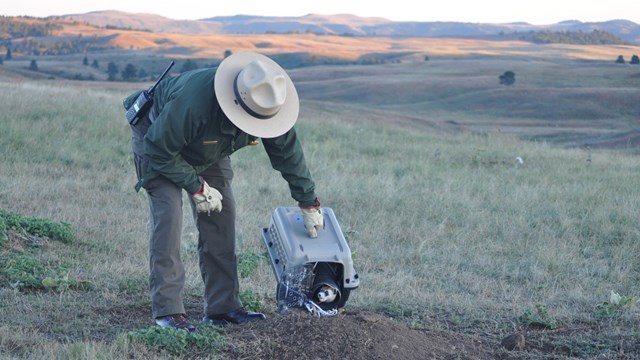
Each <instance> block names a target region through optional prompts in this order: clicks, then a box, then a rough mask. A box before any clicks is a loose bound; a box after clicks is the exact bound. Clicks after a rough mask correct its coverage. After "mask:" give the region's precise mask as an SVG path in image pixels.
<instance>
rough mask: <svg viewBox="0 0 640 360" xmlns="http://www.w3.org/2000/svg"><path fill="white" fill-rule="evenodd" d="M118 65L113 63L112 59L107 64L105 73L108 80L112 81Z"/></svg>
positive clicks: (116, 73)
mask: <svg viewBox="0 0 640 360" xmlns="http://www.w3.org/2000/svg"><path fill="white" fill-rule="evenodd" d="M118 72H119V70H118V65H116V64H114V63H113V62H112V61H111V62H109V64H108V65H107V74H108V75H109V78H108V80H109V81H114V80H115V79H116V76H117V75H118Z"/></svg>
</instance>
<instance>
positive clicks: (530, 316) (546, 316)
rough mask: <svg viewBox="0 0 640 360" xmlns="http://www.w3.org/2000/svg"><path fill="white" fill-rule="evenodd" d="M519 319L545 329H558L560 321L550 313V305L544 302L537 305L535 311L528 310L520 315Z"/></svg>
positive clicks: (528, 324)
mask: <svg viewBox="0 0 640 360" xmlns="http://www.w3.org/2000/svg"><path fill="white" fill-rule="evenodd" d="M518 320H519V321H520V322H521V323H523V324H525V325H527V326H533V327H541V328H545V329H557V328H558V321H557V320H556V319H555V318H554V317H553V315H551V314H550V313H549V307H548V306H547V305H544V304H538V305H536V310H535V312H533V311H531V310H526V311H525V312H524V313H523V314H522V315H520V316H519V317H518Z"/></svg>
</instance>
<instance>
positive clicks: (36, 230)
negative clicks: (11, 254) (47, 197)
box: [0, 209, 74, 244]
mask: <svg viewBox="0 0 640 360" xmlns="http://www.w3.org/2000/svg"><path fill="white" fill-rule="evenodd" d="M0 219H1V220H0V222H2V224H1V225H0V244H2V242H3V240H6V231H7V230H9V229H13V230H15V231H16V232H22V233H27V234H31V235H35V236H42V237H46V238H49V239H52V240H57V241H61V242H63V243H66V244H68V243H71V242H73V240H74V236H73V230H72V228H71V225H70V224H67V223H64V222H56V221H52V220H49V219H43V218H35V217H27V216H22V215H19V214H16V213H13V212H10V211H6V210H3V209H0Z"/></svg>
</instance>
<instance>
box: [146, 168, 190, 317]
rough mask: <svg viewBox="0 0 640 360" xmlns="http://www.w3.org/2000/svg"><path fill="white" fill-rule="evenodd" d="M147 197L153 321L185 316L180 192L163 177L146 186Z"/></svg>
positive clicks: (179, 189) (180, 190)
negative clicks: (177, 315) (178, 315)
mask: <svg viewBox="0 0 640 360" xmlns="http://www.w3.org/2000/svg"><path fill="white" fill-rule="evenodd" d="M147 196H148V198H149V212H150V214H151V216H150V221H149V270H150V274H149V289H150V294H151V309H152V313H153V317H154V318H158V317H162V316H166V315H173V314H184V313H185V310H184V304H183V298H182V289H183V287H184V281H185V272H184V266H183V265H182V261H181V259H180V238H181V235H182V189H181V188H179V187H178V186H176V185H175V184H174V183H173V182H171V181H169V180H167V179H166V178H164V177H158V178H156V179H153V180H151V181H150V182H149V184H148V185H147Z"/></svg>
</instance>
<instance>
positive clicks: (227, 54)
mask: <svg viewBox="0 0 640 360" xmlns="http://www.w3.org/2000/svg"><path fill="white" fill-rule="evenodd" d="M231 54H233V53H232V52H231V50H225V51H224V58H225V59H226V58H228V57H229V56H231Z"/></svg>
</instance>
